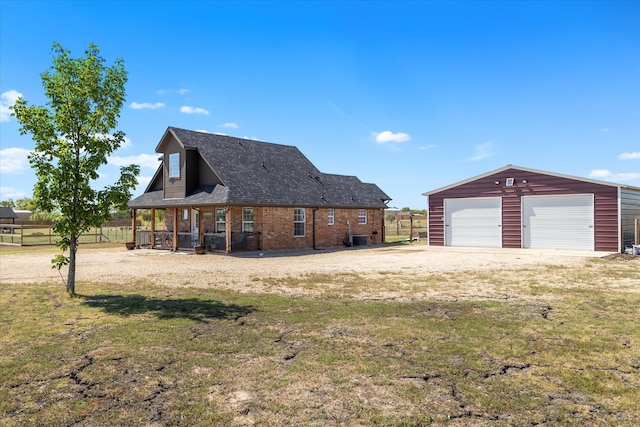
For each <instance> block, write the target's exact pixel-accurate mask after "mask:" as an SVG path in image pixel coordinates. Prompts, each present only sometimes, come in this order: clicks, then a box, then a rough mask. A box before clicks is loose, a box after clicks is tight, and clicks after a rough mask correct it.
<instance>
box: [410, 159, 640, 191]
mask: <svg viewBox="0 0 640 427" xmlns="http://www.w3.org/2000/svg"><path fill="white" fill-rule="evenodd" d="M510 169H515V170H520V171H524V172H531V173H538V174H543V175H549V176H555V177H558V178H565V179H572V180H575V181H582V182H589V183H592V184H598V185H606V186H608V187H615V188H628V189H631V190H635V191H640V188H638V187H633V186H630V185H623V184H616V183H613V182H607V181H599V180H595V179H589V178H580V177H577V176H571V175H564V174H559V173H555V172H546V171H542V170H537V169H531V168H525V167H522V166H514V165H506V166H503V167H501V168H498V169H494V170H492V171H489V172H486V173H483V174H480V175H476V176H474V177H471V178H467V179H464V180H462V181H458V182H455V183H453V184H449V185H446V186H444V187H440V188H437V189H435V190H431V191H427V192H426V193H422V195H423V196H429V195H430V194H436V193H440V192H441V191H445V190H449V189H451V188H454V187H458V186H460V185H463V184H467V183H469V182H473V181H476V180H478V179H482V178H486V177H489V176H491V175H495V174H497V173H500V172H504V171H507V170H510Z"/></svg>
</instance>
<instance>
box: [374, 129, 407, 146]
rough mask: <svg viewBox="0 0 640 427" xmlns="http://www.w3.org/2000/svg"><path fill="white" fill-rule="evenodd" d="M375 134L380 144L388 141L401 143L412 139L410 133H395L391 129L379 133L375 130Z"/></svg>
mask: <svg viewBox="0 0 640 427" xmlns="http://www.w3.org/2000/svg"><path fill="white" fill-rule="evenodd" d="M374 135H375V138H376V142H377V143H379V144H384V143H387V142H396V143H401V142H406V141H411V136H410V135H409V134H408V133H404V132H398V133H393V132H391V131H389V130H385V131H382V132H380V133H378V134H376V133H375V132H374Z"/></svg>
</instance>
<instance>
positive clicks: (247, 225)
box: [242, 208, 253, 233]
mask: <svg viewBox="0 0 640 427" xmlns="http://www.w3.org/2000/svg"><path fill="white" fill-rule="evenodd" d="M242 232H243V233H253V208H242Z"/></svg>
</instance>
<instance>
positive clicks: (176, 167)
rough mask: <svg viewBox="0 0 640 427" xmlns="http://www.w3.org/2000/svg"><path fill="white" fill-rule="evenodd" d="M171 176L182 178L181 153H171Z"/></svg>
mask: <svg viewBox="0 0 640 427" xmlns="http://www.w3.org/2000/svg"><path fill="white" fill-rule="evenodd" d="M169 178H180V153H173V154H169Z"/></svg>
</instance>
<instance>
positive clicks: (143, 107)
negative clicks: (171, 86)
mask: <svg viewBox="0 0 640 427" xmlns="http://www.w3.org/2000/svg"><path fill="white" fill-rule="evenodd" d="M164 106H165V105H164V103H163V102H156V103H155V104H152V103H150V102H143V103H139V102H132V103H131V108H133V109H134V110H155V109H156V108H164Z"/></svg>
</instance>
